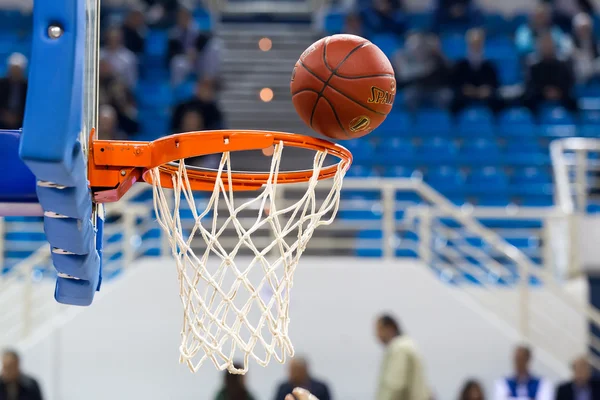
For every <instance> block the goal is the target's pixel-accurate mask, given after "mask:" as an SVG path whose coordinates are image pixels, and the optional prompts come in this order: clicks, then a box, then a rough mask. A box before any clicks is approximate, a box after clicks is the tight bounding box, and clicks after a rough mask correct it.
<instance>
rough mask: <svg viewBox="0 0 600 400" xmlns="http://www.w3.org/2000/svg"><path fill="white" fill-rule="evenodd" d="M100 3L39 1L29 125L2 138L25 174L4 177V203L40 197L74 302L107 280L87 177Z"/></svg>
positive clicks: (13, 166)
mask: <svg viewBox="0 0 600 400" xmlns="http://www.w3.org/2000/svg"><path fill="white" fill-rule="evenodd" d="M99 9H100V6H99V0H84V1H81V0H53V1H36V2H35V3H34V9H33V32H32V54H31V59H30V62H29V85H28V91H27V102H26V110H25V118H24V122H23V129H22V130H21V131H12V132H7V131H4V132H0V144H3V143H6V144H10V147H9V146H8V145H7V146H0V147H4V148H5V149H6V150H5V151H7V152H11V154H12V155H13V157H12V158H11V159H10V163H8V164H6V165H5V167H6V168H10V170H13V171H16V176H18V178H17V179H12V180H10V181H9V180H8V179H5V178H2V179H0V186H2V188H1V189H0V202H2V203H3V204H5V206H4V207H3V208H2V207H0V210H5V212H4V214H9V213H10V214H12V215H31V214H32V213H34V212H33V211H32V209H31V207H30V208H27V207H26V204H27V203H32V202H33V203H35V202H36V199H37V201H39V205H40V206H41V209H42V211H43V216H44V230H45V232H46V236H47V239H48V242H49V243H50V246H51V248H52V261H53V264H54V266H55V268H56V270H57V272H58V279H57V283H56V290H55V297H56V299H57V301H59V302H61V303H65V304H71V305H89V304H91V302H92V301H93V298H94V294H95V292H96V291H97V290H98V289H99V287H100V284H101V281H102V273H101V244H102V224H103V211H102V209H101V205H96V204H93V203H92V200H91V199H92V197H91V194H90V189H89V186H88V179H87V147H88V138H89V137H90V134H91V133H92V132H95V129H96V126H97V111H98V89H97V88H98V54H99ZM17 145H18V155H19V156H20V159H21V160H22V162H23V163H24V165H23V164H19V162H18V161H19V160H18V158H16V157H15V155H16V154H17V153H15V151H16V149H17ZM3 165H4V162H3ZM25 166H27V168H24V167H25ZM6 170H9V169H6ZM31 174H33V176H32V175H31ZM6 204H9V206H6ZM10 204H12V205H10ZM37 209H38V210H39V207H38V208H37ZM7 210H8V211H7Z"/></svg>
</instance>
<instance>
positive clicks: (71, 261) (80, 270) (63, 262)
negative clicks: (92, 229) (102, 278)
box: [52, 251, 100, 281]
mask: <svg viewBox="0 0 600 400" xmlns="http://www.w3.org/2000/svg"><path fill="white" fill-rule="evenodd" d="M52 263H53V264H54V267H55V268H56V270H57V271H58V272H60V273H63V274H67V275H70V276H76V277H77V278H79V279H83V280H86V281H95V280H96V279H98V269H97V268H95V266H96V265H98V264H99V263H100V256H99V255H98V253H97V252H95V251H94V252H91V253H88V254H86V255H66V254H57V253H54V252H53V253H52Z"/></svg>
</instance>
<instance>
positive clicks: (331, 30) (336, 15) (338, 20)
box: [323, 11, 346, 35]
mask: <svg viewBox="0 0 600 400" xmlns="http://www.w3.org/2000/svg"><path fill="white" fill-rule="evenodd" d="M345 19H346V14H345V13H342V12H339V11H330V12H329V13H327V15H325V20H324V21H323V25H324V30H325V32H327V33H328V34H330V35H333V34H336V33H341V32H342V31H343V30H344V24H345Z"/></svg>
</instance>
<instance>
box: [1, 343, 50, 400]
mask: <svg viewBox="0 0 600 400" xmlns="http://www.w3.org/2000/svg"><path fill="white" fill-rule="evenodd" d="M19 361H20V360H19V354H18V353H17V352H16V351H14V350H5V351H4V353H3V354H2V373H1V374H0V400H42V398H43V397H42V392H41V390H40V386H39V385H38V383H37V381H36V380H35V379H33V378H32V377H30V376H27V375H25V374H24V373H22V372H21V368H20V363H19Z"/></svg>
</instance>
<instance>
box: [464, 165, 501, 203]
mask: <svg viewBox="0 0 600 400" xmlns="http://www.w3.org/2000/svg"><path fill="white" fill-rule="evenodd" d="M465 186H466V191H467V193H469V194H472V195H475V196H478V195H483V196H485V195H494V194H497V193H507V191H508V177H507V176H506V173H505V172H504V171H503V170H501V169H499V168H496V167H485V168H482V169H476V170H474V171H473V172H471V174H470V175H469V176H468V177H467V182H466V185H465Z"/></svg>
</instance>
